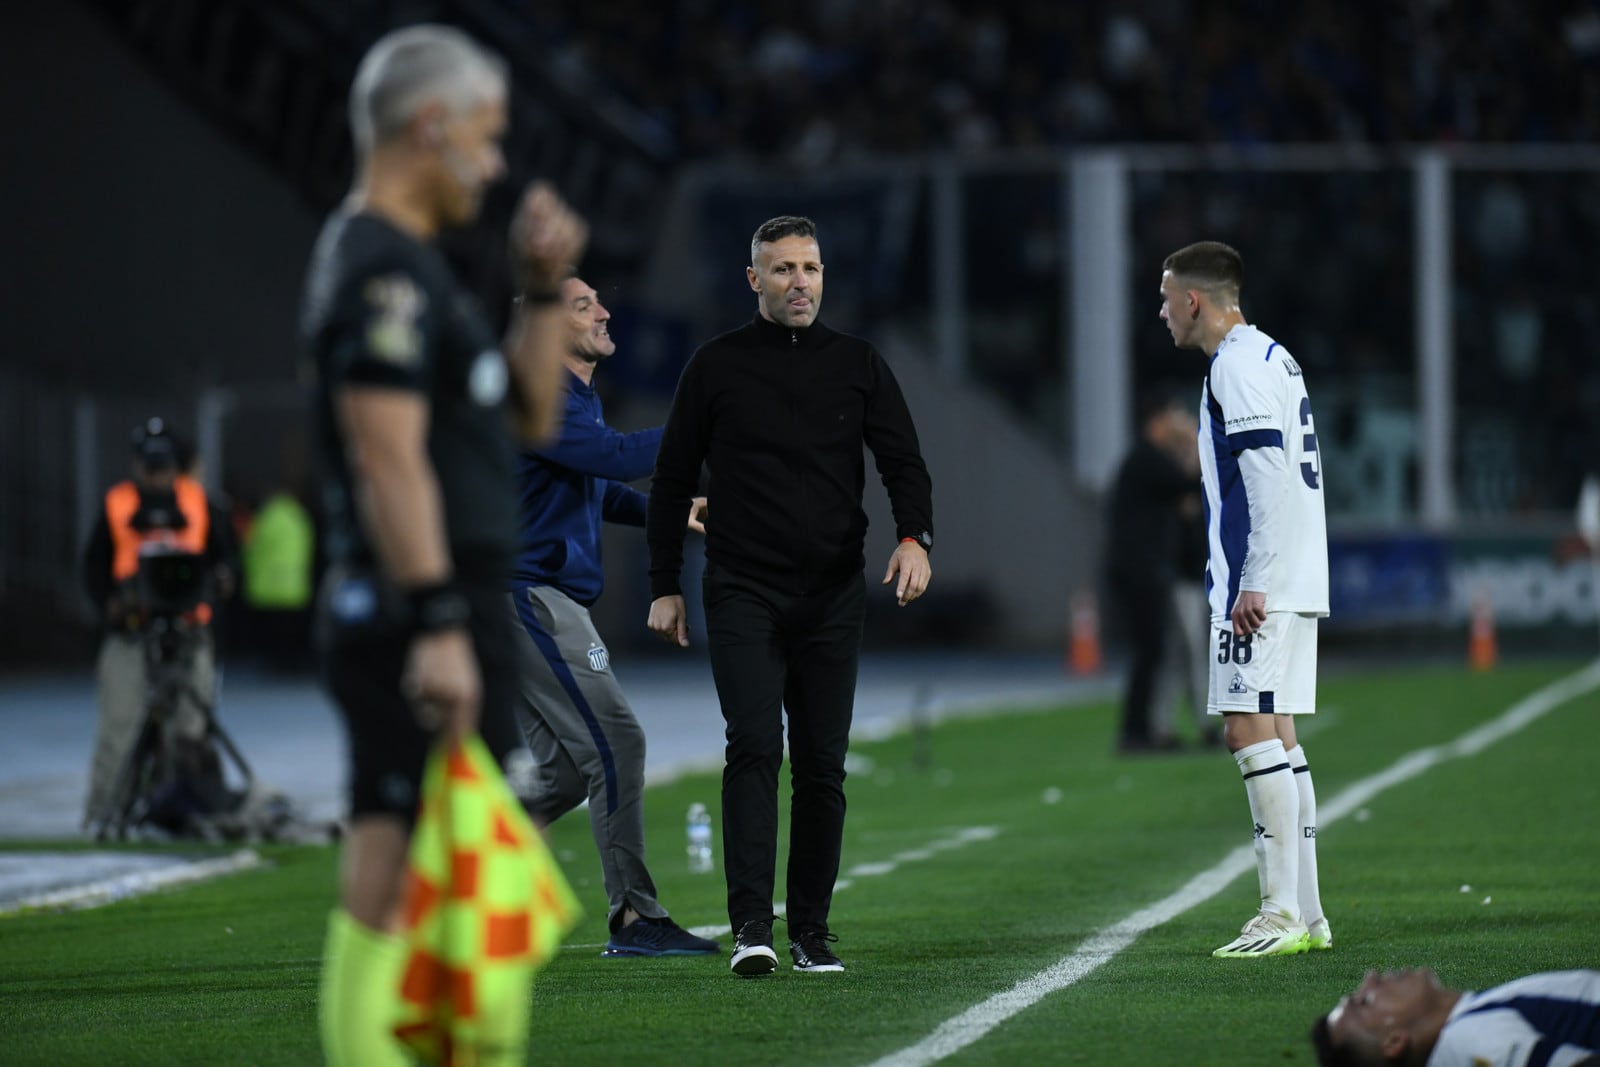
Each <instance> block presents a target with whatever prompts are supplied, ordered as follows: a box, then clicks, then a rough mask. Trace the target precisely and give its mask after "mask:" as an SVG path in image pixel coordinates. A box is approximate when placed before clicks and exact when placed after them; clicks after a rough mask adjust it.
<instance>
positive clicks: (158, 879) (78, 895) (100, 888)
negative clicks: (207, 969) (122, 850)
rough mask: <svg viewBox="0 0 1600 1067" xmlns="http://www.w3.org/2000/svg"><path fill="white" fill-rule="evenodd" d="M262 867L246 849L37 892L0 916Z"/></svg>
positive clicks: (98, 902)
mask: <svg viewBox="0 0 1600 1067" xmlns="http://www.w3.org/2000/svg"><path fill="white" fill-rule="evenodd" d="M261 866H265V861H264V860H262V858H261V857H260V855H258V854H257V853H256V851H255V850H254V849H248V848H247V849H243V850H241V851H239V852H235V853H234V854H233V855H231V856H222V857H219V858H217V859H212V860H200V861H199V862H197V863H186V864H184V865H183V866H181V867H163V868H160V869H158V870H154V871H134V872H132V873H130V874H123V875H118V876H116V877H115V878H105V879H102V880H100V881H98V882H88V883H86V884H84V885H80V886H72V887H71V888H68V889H57V890H54V891H52V892H49V893H37V894H35V895H33V896H28V897H21V898H19V899H17V900H14V901H11V902H9V903H6V904H0V916H7V915H17V914H21V913H23V912H29V911H43V910H54V909H72V910H81V909H84V908H98V907H102V906H104V905H106V904H114V903H116V902H117V901H119V900H126V899H127V898H129V897H137V896H143V895H145V894H146V893H154V892H155V891H156V890H158V889H171V888H173V887H175V886H180V885H190V884H192V883H194V882H207V881H210V880H211V879H213V878H220V877H222V876H223V875H225V874H233V873H235V872H237V871H248V870H250V869H252V868H255V867H261Z"/></svg>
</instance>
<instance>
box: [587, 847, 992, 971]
mask: <svg viewBox="0 0 1600 1067" xmlns="http://www.w3.org/2000/svg"><path fill="white" fill-rule="evenodd" d="M998 833H1000V829H998V827H992V825H968V827H962V829H960V830H957V832H955V833H952V835H949V837H941V838H938V840H934V841H928V843H926V845H923V846H922V848H912V849H907V851H904V853H896V854H894V859H893V861H890V862H886V864H856V865H854V867H851V869H850V870H846V872H845V873H846V875H851V877H850V878H840V880H837V881H835V883H834V893H838V891H840V889H848V888H850V886H853V885H856V878H874V877H877V875H888V873H894V870H896V869H898V867H899V865H901V864H912V862H920V861H923V859H933V857H934V856H936V854H938V853H947V851H950V849H952V848H965V846H968V845H971V843H973V841H989V840H994V838H995V837H997V835H998ZM786 910H787V909H786V904H784V901H779V902H778V904H774V905H773V913H774V915H782V913H784V912H786ZM690 933H691V934H694V936H696V937H718V936H722V934H726V933H728V923H717V925H715V926H690ZM562 949H605V945H562Z"/></svg>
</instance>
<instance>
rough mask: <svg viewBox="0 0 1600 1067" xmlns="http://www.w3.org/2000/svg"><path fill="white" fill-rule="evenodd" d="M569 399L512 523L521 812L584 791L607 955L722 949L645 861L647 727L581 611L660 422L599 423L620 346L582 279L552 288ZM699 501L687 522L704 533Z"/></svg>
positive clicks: (564, 804) (545, 816) (631, 509)
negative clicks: (632, 425) (529, 776)
mask: <svg viewBox="0 0 1600 1067" xmlns="http://www.w3.org/2000/svg"><path fill="white" fill-rule="evenodd" d="M561 304H562V307H564V308H565V309H566V323H567V350H566V354H565V357H564V358H565V361H566V365H567V382H566V385H567V407H566V416H565V417H564V418H563V419H562V422H561V436H560V438H559V439H558V440H556V441H555V442H554V443H553V444H550V445H538V446H531V447H527V448H524V450H523V452H522V455H521V457H520V458H519V460H518V465H517V466H518V472H517V473H518V479H517V483H518V484H517V488H518V495H519V499H520V502H521V503H520V513H521V534H520V536H519V541H518V548H517V562H516V566H515V567H514V568H513V570H512V579H511V608H512V612H513V615H514V616H515V619H516V623H517V630H518V639H517V659H518V685H519V687H520V689H521V695H522V701H521V709H522V714H521V716H520V720H521V723H522V729H523V733H524V734H525V735H526V736H527V739H528V748H529V749H530V750H531V751H532V753H533V758H534V763H535V777H534V787H533V790H532V793H531V795H530V796H528V797H527V802H528V810H529V811H530V812H531V813H532V814H533V816H534V817H535V818H536V819H538V820H539V821H540V822H542V823H551V822H554V821H555V820H556V819H559V818H560V817H561V816H563V815H565V814H566V813H567V812H569V811H571V810H572V809H573V808H576V807H577V806H578V805H579V804H581V803H583V801H584V799H585V798H587V799H588V801H589V825H590V829H591V830H592V831H593V833H594V840H595V844H596V846H598V848H599V850H600V869H601V872H602V875H603V877H604V880H605V887H606V895H607V897H608V898H609V910H608V913H607V918H608V920H609V923H610V928H611V937H610V940H609V941H608V942H607V943H606V947H605V951H604V952H603V953H602V954H603V955H605V956H610V957H626V956H693V955H710V954H712V953H715V952H717V951H718V949H717V943H716V942H715V941H709V940H707V939H705V938H703V937H696V936H694V935H693V934H691V933H689V932H688V931H687V930H684V929H682V928H681V927H679V926H678V925H677V924H676V923H674V922H673V921H672V920H671V919H670V918H668V916H667V912H666V909H665V908H663V907H662V906H661V904H660V902H659V901H657V900H656V886H655V881H654V879H652V878H651V877H650V870H649V868H648V867H646V866H645V861H644V757H645V739H644V731H643V730H642V729H641V728H640V726H639V720H638V719H637V718H635V717H634V714H633V709H632V708H630V707H629V706H628V701H627V698H626V697H624V696H623V695H622V687H621V686H619V685H618V684H617V678H616V675H615V674H613V673H612V671H611V655H610V653H609V652H608V651H607V650H606V646H605V642H604V641H603V640H602V639H601V637H600V634H599V632H598V631H597V630H596V629H595V625H594V621H593V619H591V618H590V616H589V608H590V606H591V605H592V604H594V602H595V601H596V600H598V599H599V598H600V591H601V589H602V588H603V587H604V584H605V570H604V568H603V567H602V565H601V561H600V532H601V525H602V524H603V523H606V522H615V523H621V524H623V525H626V526H643V525H644V513H645V496H644V494H643V493H641V492H639V490H637V489H634V488H632V487H631V486H629V485H628V484H627V483H628V482H630V481H633V480H634V479H635V478H643V477H644V476H645V475H646V474H648V473H650V470H651V468H652V467H654V466H655V459H656V446H657V445H658V444H659V443H660V441H661V429H660V427H655V428H653V429H649V430H640V431H638V432H636V433H620V432H618V431H616V430H613V429H612V428H611V427H609V426H607V425H606V420H605V413H604V412H603V411H602V410H601V407H600V398H599V397H598V396H597V395H595V390H594V369H595V367H596V366H597V365H598V364H599V363H600V361H601V360H603V359H605V358H606V357H608V356H610V355H612V354H613V353H615V352H616V350H617V345H616V342H615V341H613V340H612V339H611V332H610V330H609V328H608V325H607V324H608V323H609V322H610V320H611V313H610V312H609V311H607V310H606V307H605V305H604V304H602V303H601V302H600V295H599V294H598V293H596V292H595V291H594V289H593V288H591V287H590V286H589V285H588V284H587V283H586V282H584V281H583V280H582V279H581V278H568V279H567V280H566V281H565V282H564V283H562V286H561ZM703 504H704V501H703V500H701V501H696V502H695V507H694V508H692V509H691V510H690V513H689V517H688V519H687V524H688V526H689V528H690V529H694V530H697V531H700V532H702V533H703V532H704V531H705V528H704V527H703V526H701V525H700V521H699V512H700V505H703Z"/></svg>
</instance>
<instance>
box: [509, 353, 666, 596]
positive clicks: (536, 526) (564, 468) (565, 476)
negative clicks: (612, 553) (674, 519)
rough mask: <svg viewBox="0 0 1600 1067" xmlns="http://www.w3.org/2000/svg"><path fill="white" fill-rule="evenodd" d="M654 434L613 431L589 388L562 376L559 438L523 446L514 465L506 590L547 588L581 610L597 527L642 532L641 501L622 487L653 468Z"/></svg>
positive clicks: (657, 439) (592, 577)
mask: <svg viewBox="0 0 1600 1067" xmlns="http://www.w3.org/2000/svg"><path fill="white" fill-rule="evenodd" d="M660 443H661V428H660V427H659V426H658V427H655V428H654V429H649V430H640V431H638V432H637V433H619V432H618V431H616V430H613V429H611V427H609V426H607V425H606V420H605V413H604V412H603V411H601V409H600V398H599V397H598V396H596V395H595V391H594V387H593V386H592V385H587V384H585V383H584V382H583V380H582V379H580V378H579V377H578V376H577V375H575V374H572V373H570V372H569V373H568V375H567V411H566V417H565V418H564V419H563V420H562V423H561V437H560V439H559V440H558V441H556V442H555V443H554V444H551V445H546V446H544V447H542V448H536V449H528V448H524V449H523V450H522V453H521V455H520V457H519V458H518V462H517V488H518V491H519V518H520V523H521V534H520V536H519V539H518V547H517V561H516V566H515V567H514V568H513V569H512V575H511V579H512V585H513V587H515V586H523V585H548V586H552V587H554V588H556V589H559V590H560V591H561V592H563V593H565V594H566V595H567V596H569V597H571V598H572V599H573V600H575V601H577V602H578V603H579V604H582V605H584V606H585V607H588V606H589V605H591V604H593V603H594V602H595V601H596V600H598V599H599V598H600V591H601V589H602V588H604V586H605V572H604V570H603V569H602V567H601V563H600V524H601V523H603V522H620V523H623V524H625V525H628V526H643V525H644V517H645V495H644V494H643V493H641V492H639V491H638V490H637V489H634V488H632V487H631V486H629V485H627V484H625V483H627V482H631V481H633V480H634V479H636V478H643V477H644V476H645V475H647V474H649V473H650V472H651V471H652V470H654V469H655V462H656V449H657V447H658V446H659V445H660Z"/></svg>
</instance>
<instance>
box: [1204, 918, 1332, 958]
mask: <svg viewBox="0 0 1600 1067" xmlns="http://www.w3.org/2000/svg"><path fill="white" fill-rule="evenodd" d="M1310 947H1311V934H1310V933H1309V932H1308V931H1307V930H1306V925H1305V923H1300V922H1290V921H1289V920H1288V919H1282V918H1279V917H1278V916H1276V915H1263V914H1257V915H1256V917H1255V918H1253V919H1251V920H1250V921H1249V922H1247V923H1245V924H1244V929H1243V930H1241V931H1240V932H1239V936H1238V937H1236V938H1234V939H1233V940H1232V941H1229V942H1228V943H1227V944H1226V945H1223V946H1222V947H1221V948H1219V949H1217V950H1216V951H1215V952H1213V953H1212V955H1213V956H1217V957H1220V958H1223V959H1246V958H1250V957H1255V956H1297V955H1299V954H1300V953H1302V952H1304V951H1306V949H1308V948H1310Z"/></svg>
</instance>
